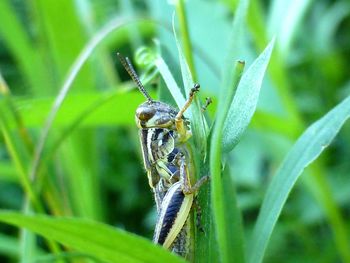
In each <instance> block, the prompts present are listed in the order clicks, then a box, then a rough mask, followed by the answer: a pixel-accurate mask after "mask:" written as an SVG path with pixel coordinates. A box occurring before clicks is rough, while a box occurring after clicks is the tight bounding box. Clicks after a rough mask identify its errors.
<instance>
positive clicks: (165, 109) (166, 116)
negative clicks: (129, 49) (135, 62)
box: [117, 53, 188, 129]
mask: <svg viewBox="0 0 350 263" xmlns="http://www.w3.org/2000/svg"><path fill="white" fill-rule="evenodd" d="M117 56H118V57H119V59H120V61H121V63H122V64H123V66H124V68H125V70H126V71H127V72H128V73H129V75H130V77H131V78H132V79H133V81H134V82H135V83H136V85H137V87H138V89H139V90H140V91H141V92H142V94H143V95H144V96H145V97H146V99H147V101H146V102H144V103H142V104H141V105H140V106H139V107H138V108H137V110H136V116H135V117H136V124H137V126H138V127H139V128H141V129H142V128H167V129H175V117H176V115H177V111H176V110H175V109H174V108H172V107H171V106H169V105H167V104H165V103H163V102H160V101H154V100H153V99H152V98H151V96H150V95H149V94H148V93H147V91H146V89H145V87H144V86H143V85H142V83H141V81H140V78H139V77H138V76H137V74H136V71H135V69H134V67H133V66H132V64H131V62H130V60H129V59H128V58H127V57H126V58H124V57H123V56H122V55H120V54H119V53H117ZM183 119H185V118H184V117H183ZM185 125H186V127H188V122H186V120H185Z"/></svg>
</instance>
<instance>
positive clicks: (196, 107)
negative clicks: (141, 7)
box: [173, 17, 208, 160]
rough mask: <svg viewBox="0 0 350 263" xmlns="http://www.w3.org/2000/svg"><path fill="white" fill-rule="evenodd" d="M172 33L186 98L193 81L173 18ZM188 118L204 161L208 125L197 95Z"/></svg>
mask: <svg viewBox="0 0 350 263" xmlns="http://www.w3.org/2000/svg"><path fill="white" fill-rule="evenodd" d="M173 33H174V36H175V41H176V46H177V50H178V55H179V59H180V67H181V75H182V82H183V85H184V89H185V91H186V93H187V94H186V96H188V94H189V93H190V90H191V89H192V88H193V87H194V81H193V77H192V73H191V70H190V66H189V64H188V63H187V60H186V58H185V56H184V53H183V51H182V46H181V43H180V42H179V40H178V38H177V35H176V30H175V21H174V17H173ZM187 114H188V116H189V118H190V120H191V126H192V127H193V134H194V135H195V136H194V143H195V145H196V148H197V149H200V152H201V159H202V160H204V159H205V156H206V154H207V134H208V124H207V123H206V120H205V118H204V115H203V114H202V112H201V108H200V103H199V94H197V95H196V96H195V97H194V103H192V104H191V106H190V108H189V111H188V113H185V115H187Z"/></svg>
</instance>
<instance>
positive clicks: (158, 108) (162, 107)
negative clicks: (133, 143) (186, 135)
mask: <svg viewBox="0 0 350 263" xmlns="http://www.w3.org/2000/svg"><path fill="white" fill-rule="evenodd" d="M176 114H177V111H176V110H175V109H174V108H172V107H171V106H169V105H167V104H165V103H163V102H160V101H154V100H151V101H146V102H144V103H142V104H141V105H140V106H139V107H138V108H137V110H136V115H135V120H136V124H137V126H138V127H139V128H168V129H173V128H174V125H175V117H176Z"/></svg>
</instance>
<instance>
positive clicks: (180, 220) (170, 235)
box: [153, 182, 193, 248]
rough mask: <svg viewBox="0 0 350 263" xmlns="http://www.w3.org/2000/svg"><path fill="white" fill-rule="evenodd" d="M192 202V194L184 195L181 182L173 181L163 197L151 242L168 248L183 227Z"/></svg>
mask: <svg viewBox="0 0 350 263" xmlns="http://www.w3.org/2000/svg"><path fill="white" fill-rule="evenodd" d="M192 203H193V195H192V194H190V195H184V193H183V191H182V182H177V183H174V184H173V185H172V186H171V187H170V188H169V190H168V192H167V193H166V195H165V196H164V198H163V201H162V204H161V208H160V214H159V217H158V220H157V225H156V229H155V233H154V237H153V242H154V243H158V244H160V245H162V246H163V247H165V248H169V247H170V246H171V245H172V243H173V242H174V240H175V239H176V237H177V236H178V235H179V233H180V231H181V229H182V228H183V226H184V224H185V222H186V220H187V218H188V216H189V213H190V210H191V207H192Z"/></svg>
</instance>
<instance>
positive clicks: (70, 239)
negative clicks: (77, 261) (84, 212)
mask: <svg viewBox="0 0 350 263" xmlns="http://www.w3.org/2000/svg"><path fill="white" fill-rule="evenodd" d="M0 221H1V222H3V223H7V224H11V225H14V226H17V227H24V228H27V229H29V230H31V231H33V232H35V233H37V234H39V235H42V236H44V237H45V238H47V239H51V240H55V241H57V242H60V243H62V244H64V245H66V246H68V247H70V248H73V249H75V250H77V251H79V252H82V253H86V254H88V255H91V256H93V257H96V258H97V259H99V260H102V261H106V262H169V263H170V262H185V261H184V260H183V259H181V258H179V257H177V256H175V255H174V254H171V253H169V252H168V251H166V250H165V249H163V248H161V247H157V246H155V245H154V244H152V243H151V242H150V241H148V240H146V239H143V238H141V237H139V236H136V235H133V234H131V233H127V232H125V231H122V230H119V229H116V228H113V227H110V226H107V225H104V224H101V223H97V222H93V221H90V220H84V219H73V218H53V217H49V216H43V215H31V216H24V215H22V214H19V213H14V212H6V211H0Z"/></svg>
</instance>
